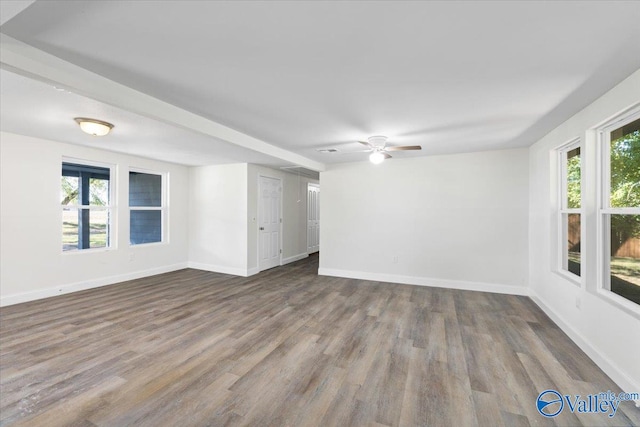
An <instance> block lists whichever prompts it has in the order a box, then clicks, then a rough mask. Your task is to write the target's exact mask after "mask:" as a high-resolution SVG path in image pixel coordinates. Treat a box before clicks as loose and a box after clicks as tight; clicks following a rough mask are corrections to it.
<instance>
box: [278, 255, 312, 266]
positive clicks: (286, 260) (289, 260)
mask: <svg viewBox="0 0 640 427" xmlns="http://www.w3.org/2000/svg"><path fill="white" fill-rule="evenodd" d="M305 258H309V254H308V253H306V252H305V253H302V254H298V255H294V256H290V257H286V258H284V259H283V260H282V265H285V264H289V263H292V262H296V261H300V260H301V259H305Z"/></svg>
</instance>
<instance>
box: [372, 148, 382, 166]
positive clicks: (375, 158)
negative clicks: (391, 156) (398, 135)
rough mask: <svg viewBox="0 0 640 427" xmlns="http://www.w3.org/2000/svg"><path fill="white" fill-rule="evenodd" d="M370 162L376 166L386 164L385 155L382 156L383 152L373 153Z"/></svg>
mask: <svg viewBox="0 0 640 427" xmlns="http://www.w3.org/2000/svg"><path fill="white" fill-rule="evenodd" d="M369 160H370V161H371V163H373V164H374V165H379V164H380V163H382V162H384V154H382V152H381V151H374V152H373V153H371V155H369Z"/></svg>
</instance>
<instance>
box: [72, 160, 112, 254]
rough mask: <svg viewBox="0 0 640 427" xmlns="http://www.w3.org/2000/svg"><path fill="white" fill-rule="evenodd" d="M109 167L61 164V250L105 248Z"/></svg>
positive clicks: (109, 191) (74, 163) (108, 239)
mask: <svg viewBox="0 0 640 427" xmlns="http://www.w3.org/2000/svg"><path fill="white" fill-rule="evenodd" d="M110 184H111V168H110V167H109V166H104V165H103V166H97V165H93V164H84V163H80V162H74V161H69V162H63V163H62V181H61V186H60V200H61V205H62V250H63V251H73V250H80V249H93V248H108V247H109V246H110V240H111V236H110V234H111V233H110V229H111V209H112V206H111V185H110Z"/></svg>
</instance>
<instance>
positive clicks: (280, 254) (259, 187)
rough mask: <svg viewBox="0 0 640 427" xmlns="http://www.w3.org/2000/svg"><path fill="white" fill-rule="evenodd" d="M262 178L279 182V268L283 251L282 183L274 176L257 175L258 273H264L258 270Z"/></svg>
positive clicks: (258, 259) (258, 262)
mask: <svg viewBox="0 0 640 427" xmlns="http://www.w3.org/2000/svg"><path fill="white" fill-rule="evenodd" d="M262 178H269V179H275V180H278V181H279V182H280V187H279V188H280V233H279V234H280V242H278V245H279V246H280V253H279V254H278V255H279V258H278V265H279V266H281V265H282V255H283V250H282V243H283V240H282V229H283V224H284V215H283V212H282V202H283V200H282V199H283V198H284V187H283V182H282V178H280V177H276V176H269V175H265V174H261V173H259V174H258V191H257V193H258V209H257V211H258V223H257V224H256V234H257V239H256V249H257V251H256V258H257V259H256V261H257V266H258V272H260V271H264V270H261V269H260V219H261V217H260V215H261V213H262V209H261V208H260V205H261V204H260V196H261V194H262V191H261V189H262V183H261V181H262Z"/></svg>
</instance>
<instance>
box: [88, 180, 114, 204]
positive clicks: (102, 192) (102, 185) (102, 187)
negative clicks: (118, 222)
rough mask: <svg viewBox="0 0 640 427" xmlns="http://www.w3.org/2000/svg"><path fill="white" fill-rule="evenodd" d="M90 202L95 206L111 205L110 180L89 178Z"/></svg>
mask: <svg viewBox="0 0 640 427" xmlns="http://www.w3.org/2000/svg"><path fill="white" fill-rule="evenodd" d="M89 204H90V205H93V206H108V205H109V180H108V179H99V178H90V179H89Z"/></svg>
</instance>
